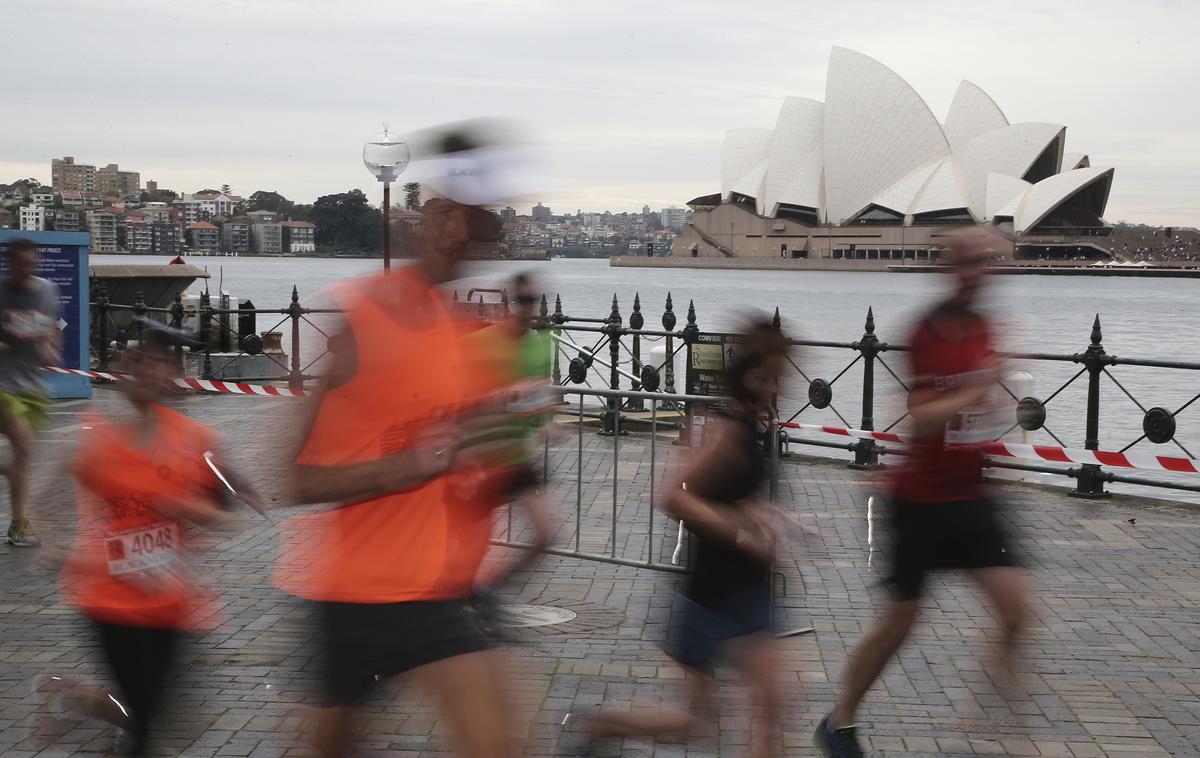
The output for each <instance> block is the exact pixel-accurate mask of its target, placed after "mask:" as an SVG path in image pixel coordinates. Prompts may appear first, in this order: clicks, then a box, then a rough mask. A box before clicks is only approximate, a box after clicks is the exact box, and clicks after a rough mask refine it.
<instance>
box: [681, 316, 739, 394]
mask: <svg viewBox="0 0 1200 758" xmlns="http://www.w3.org/2000/svg"><path fill="white" fill-rule="evenodd" d="M745 340H746V338H745V337H743V336H742V335H740V334H725V333H721V332H701V333H700V335H699V336H698V337H697V338H696V341H695V342H693V343H692V345H691V349H690V350H688V363H687V392H688V394H689V395H721V396H724V395H728V394H729V393H728V392H727V391H726V389H725V385H724V383H723V381H722V377H723V375H724V373H725V366H727V365H728V364H729V363H730V362H731V361H732V360H733V357H734V356H735V355H737V346H738V345H739V344H741V343H743V342H745Z"/></svg>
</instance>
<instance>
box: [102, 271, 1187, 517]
mask: <svg viewBox="0 0 1200 758" xmlns="http://www.w3.org/2000/svg"><path fill="white" fill-rule="evenodd" d="M92 260H93V262H95V263H128V262H134V261H135V260H136V261H137V262H156V263H157V262H161V260H159V258H157V257H153V258H151V257H140V256H125V255H96V256H93V258H92ZM191 262H192V263H195V264H197V265H201V266H205V267H207V268H208V270H209V272H210V274H211V275H212V279H211V280H210V287H211V289H212V290H213V291H215V290H216V289H217V283H218V280H223V283H224V289H225V290H227V291H229V292H231V293H232V294H233V295H234V296H236V297H240V298H246V297H249V298H250V299H251V300H253V301H254V303H255V305H256V306H258V307H260V308H267V307H270V308H280V307H284V306H285V305H287V304H288V303H289V302H290V298H291V291H292V286H293V284H294V285H295V286H296V287H297V289H298V291H299V294H300V301H301V303H302V304H303V305H306V306H309V307H320V306H328V305H329V304H330V301H329V299H328V297H327V296H322V293H323V292H324V291H325V290H326V289H327V288H328V287H329V286H330V285H332V284H334V283H336V282H337V281H340V280H342V279H345V278H347V277H352V276H356V275H360V274H364V273H368V272H371V271H375V270H378V269H379V268H380V266H381V265H382V264H381V262H380V261H378V260H367V259H339V260H331V259H317V258H253V257H245V258H196V259H193V260H192V261H191ZM518 271H528V272H530V273H533V274H535V275H537V276H538V277H540V279H541V280H542V281H543V282H544V284H545V289H546V291H547V293H548V295H549V298H550V304H551V307H553V298H554V295H559V296H561V298H562V303H563V311H564V312H565V313H566V314H568V315H572V316H588V317H606V316H607V315H608V314H609V312H610V310H611V307H612V298H613V295H614V294H616V296H617V298H618V306H619V309H620V312H621V315H622V317H623V319H624V320H625V322H626V323H628V318H629V314H630V311H631V308H632V305H633V297H634V294H635V293H637V294H639V295H640V298H641V305H642V313H643V315H644V316H645V320H646V328H661V317H662V312H663V305H664V302H665V300H666V296H667V293H668V292H670V293H671V294H672V296H673V298H674V307H675V313H676V316H677V319H678V323H677V327H676V328H680V327H682V326H683V324H684V323H685V321H686V314H687V308H688V302H689V300H691V301H694V303H695V307H696V313H697V322H698V324H699V326H700V328H701V329H703V330H708V331H720V330H723V329H730V328H733V327H734V326H735V325H736V323H737V322H738V320H739V317H740V315H741V314H743V313H745V312H747V311H750V310H754V309H757V310H759V311H762V312H765V313H770V312H771V311H773V310H774V308H775V307H776V306H778V307H779V311H780V315H781V317H782V319H783V323H784V325H785V327H786V328H787V329H788V330H789V331H790V332H791V333H792V334H793V336H797V337H804V338H809V339H819V340H833V341H839V342H851V341H853V340H855V339H857V338H858V337H859V336H861V334H862V332H863V326H864V320H865V316H866V313H867V308H868V307H871V308H872V309H873V311H874V315H875V326H876V334H877V335H878V337H879V338H880V339H881V340H883V341H885V342H892V343H903V342H904V341H905V339H906V335H907V332H908V330H909V328H910V326H911V324H912V322H913V320H914V319H915V318H916V317H917V316H919V315H920V313H921V311H922V310H923V309H924V308H926V307H928V305H929V304H931V303H932V302H934V301H935V300H936V298H937V297H938V295H939V293H940V292H941V291H942V289H943V287H944V286H945V282H944V281H943V278H942V276H941V275H938V274H907V275H903V276H901V275H897V274H886V273H873V272H850V271H846V272H831V271H821V272H801V271H796V272H791V271H703V270H695V269H634V268H610V267H609V266H608V264H607V261H604V260H587V259H575V260H572V259H564V260H555V261H544V262H520V263H518V262H505V261H486V262H475V263H471V264H469V268H468V271H467V272H466V275H465V277H464V278H463V280H461V281H460V282H459V283H458V285H457V286H458V289H459V292H460V294H465V292H466V291H467V289H469V288H471V287H492V286H503V284H504V282H505V281H506V280H507V279H508V278H509V277H511V276H512V275H513V274H515V273H517V272H518ZM992 285H993V286H992V287H991V298H990V308H991V309H992V310H993V311H994V312H995V313H996V315H997V316H998V317H999V318H1000V319H1001V323H1002V324H1003V334H1002V338H1003V346H1004V348H1005V349H1008V350H1012V351H1022V352H1045V353H1059V354H1072V353H1079V352H1082V351H1083V350H1084V349H1085V348H1086V347H1087V345H1088V339H1089V334H1090V331H1091V326H1092V321H1093V319H1094V318H1095V317H1096V315H1099V317H1100V320H1101V323H1102V326H1103V344H1104V347H1105V349H1106V350H1107V351H1108V352H1109V353H1112V354H1116V355H1119V356H1123V357H1131V358H1132V357H1137V358H1153V359H1160V360H1176V361H1200V308H1197V307H1195V302H1196V294H1197V286H1198V284H1197V283H1196V282H1193V281H1191V280H1172V279H1136V278H1109V277H1037V276H1019V277H996V278H995V279H994V280H993V281H992ZM272 323H274V321H273V320H272V321H271V322H269V323H268V322H267V321H265V317H260V319H259V328H260V329H265V328H267V327H269V326H271V324H272ZM286 327H287V325H286V324H284V330H285V331H286ZM594 341H595V340H594V339H593V340H592V341H591V342H594ZM322 342H323V338H322V337H321V336H320V334H319V333H317V332H316V331H315V330H311V329H309V330H306V332H305V334H304V338H303V350H302V352H303V353H305V354H306V358H305V362H307V360H308V358H307V356H309V355H313V356H315V354H316V353H314V352H313V350H316V351H318V352H319V351H320V349H321V348H322V347H323V346H322ZM286 344H287V341H286V339H285V345H286ZM589 344H591V343H590V342H589ZM645 351H646V352H647V353H648V346H647V347H646V349H645ZM854 355H855V353H853V352H852V351H850V350H845V349H841V350H839V349H832V348H810V349H807V350H804V351H802V352H800V353H799V354H798V355H797V356H796V361H797V364H798V365H799V366H800V368H802V369H804V371H805V373H806V374H807V375H808V376H809V377H823V378H825V379H832V378H833V377H834V376H835V375H837V373H838V372H839V371H841V370H842V369H843V368H844V367H845V366H846V364H848V363H850V361H851V360H852V359H853V358H854ZM883 359H884V361H885V362H886V363H887V364H888V366H889V367H891V368H892V369H893V370H895V371H896V373H897V374H899V375H900V377H901V378H904V375H905V373H906V372H905V361H904V357H903V354H900V353H895V354H887V353H885V354H884V355H883ZM860 365H861V364H860ZM1012 368H1013V370H1023V371H1027V372H1029V373H1030V374H1032V375H1033V377H1034V389H1033V394H1034V395H1035V396H1036V397H1039V398H1046V397H1047V396H1049V395H1050V394H1051V393H1053V392H1054V391H1055V390H1057V389H1058V388H1059V386H1060V385H1061V384H1062V383H1064V382H1066V381H1067V380H1068V379H1070V378H1071V377H1072V376H1073V375H1074V374H1075V373H1077V372H1078V371H1079V369H1080V366H1079V365H1078V364H1074V363H1069V362H1046V361H1036V362H1028V361H1014V362H1013V366H1012ZM1110 370H1111V372H1112V375H1113V376H1114V377H1115V378H1116V379H1117V380H1118V381H1120V382H1121V384H1122V385H1123V386H1124V387H1125V388H1126V389H1127V390H1129V392H1130V393H1132V394H1133V395H1134V397H1136V398H1137V399H1138V401H1139V402H1140V403H1141V404H1142V405H1143V406H1144V407H1145V408H1150V407H1153V406H1162V407H1164V408H1167V409H1168V410H1172V411H1173V410H1175V409H1176V408H1178V407H1179V406H1180V405H1182V404H1184V403H1185V402H1187V401H1188V400H1189V399H1191V398H1192V397H1193V396H1194V395H1195V394H1196V393H1197V392H1200V372H1192V371H1182V370H1167V369H1156V368H1140V367H1129V366H1117V367H1114V368H1112V369H1110ZM794 379H795V381H793V382H791V383H790V384H789V386H788V388H787V390H786V391H785V393H784V400H785V402H781V410H782V411H783V415H785V416H787V415H790V411H794V410H798V409H799V408H800V407H801V406H802V405H803V402H804V395H805V393H806V389H807V382H806V381H804V380H803V379H802V378H801V377H800V376H798V375H797V376H795V377H794ZM1101 379H1102V382H1101V415H1100V441H1101V448H1102V449H1108V450H1119V449H1121V448H1122V447H1124V446H1125V445H1127V444H1128V443H1130V442H1132V441H1133V440H1135V439H1136V438H1137V437H1138V436H1139V435H1140V434H1141V433H1142V416H1143V412H1142V410H1141V409H1139V408H1138V407H1137V405H1136V404H1135V403H1134V402H1133V401H1132V400H1130V399H1129V398H1128V397H1126V396H1125V395H1124V394H1123V393H1122V391H1121V389H1120V388H1118V387H1117V386H1116V384H1114V383H1113V382H1112V381H1109V380H1108V379H1107V378H1105V377H1101ZM876 387H877V392H876V407H875V426H876V428H879V429H882V428H884V427H886V426H888V425H890V424H892V423H893V422H894V421H895V420H897V419H898V418H899V417H900V415H901V414H902V412H903V393H902V390H901V388H900V387H899V385H898V384H897V382H896V381H894V380H893V379H892V378H891V377H890V376H889V375H888V372H887V370H886V369H884V368H881V367H877V368H876ZM678 388H679V389H680V390H681V391H682V389H683V386H682V379H680V381H679V382H678ZM1085 398H1086V376H1084V377H1080V378H1079V379H1077V380H1076V381H1075V382H1074V384H1072V385H1071V386H1069V387H1067V388H1066V389H1065V390H1063V391H1062V392H1061V393H1060V394H1058V395H1057V396H1056V397H1055V398H1054V399H1053V401H1051V403H1050V404H1049V405H1048V406H1047V411H1048V417H1047V427H1048V428H1049V429H1050V430H1051V431H1053V432H1054V433H1055V434H1056V435H1057V436H1058V438H1059V439H1061V441H1062V442H1064V443H1066V444H1067V445H1068V446H1071V447H1082V446H1083V437H1084V434H1083V432H1084V418H1085ZM833 404H834V406H835V407H836V408H837V410H839V411H840V412H841V414H842V416H843V418H844V419H845V420H846V421H848V422H851V423H852V425H857V423H858V421H859V418H860V413H861V373H860V367H859V366H855V367H854V368H852V369H850V370H849V371H848V372H847V373H846V374H845V375H844V376H843V377H842V378H841V379H839V380H838V383H837V384H836V385H835V391H834V403H833ZM801 420H809V421H812V422H814V423H829V424H839V425H840V424H841V420H840V419H839V418H838V417H837V416H836V415H835V414H834V413H832V411H830V410H828V409H827V410H825V411H813V410H811V409H810V410H808V411H806V412H805V414H804V415H803V417H802V419H801ZM1177 424H1178V432H1177V434H1176V439H1177V440H1178V441H1179V442H1181V443H1182V444H1183V445H1184V446H1185V447H1187V449H1188V450H1189V451H1191V452H1192V453H1200V403H1197V404H1196V405H1193V406H1191V407H1190V408H1188V409H1187V410H1185V411H1183V412H1182V413H1181V414H1179V416H1178V418H1177ZM897 428H898V429H899V428H901V427H897ZM1029 441H1032V442H1037V443H1045V444H1057V443H1056V441H1055V440H1054V439H1053V438H1052V437H1051V436H1050V435H1049V434H1047V433H1046V432H1045V431H1040V432H1035V433H1033V434H1032V435H1030V437H1029ZM1135 449H1137V450H1146V451H1150V450H1153V451H1154V452H1158V453H1160V454H1163V455H1184V453H1183V451H1181V450H1180V448H1178V447H1176V446H1175V445H1173V444H1167V445H1151V444H1150V443H1147V442H1145V441H1143V442H1141V443H1139V444H1138V446H1137V448H1135ZM1153 476H1154V478H1158V479H1162V478H1165V477H1166V475H1163V474H1153ZM1196 478H1197V477H1192V478H1191V479H1183V480H1181V481H1187V482H1190V483H1192V484H1196V483H1197V482H1195V481H1192V480H1193V479H1196ZM1058 480H1059V481H1063V480H1062V479H1061V478H1058ZM1116 489H1118V490H1120V489H1121V487H1116ZM1126 489H1128V488H1126ZM1150 492H1151V494H1155V495H1157V496H1165V495H1169V496H1171V497H1179V495H1177V494H1174V493H1170V492H1168V491H1150ZM1184 497H1188V496H1187V495H1184Z"/></svg>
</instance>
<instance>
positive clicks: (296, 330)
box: [288, 284, 304, 390]
mask: <svg viewBox="0 0 1200 758" xmlns="http://www.w3.org/2000/svg"><path fill="white" fill-rule="evenodd" d="M303 312H304V311H303V309H302V308H301V307H300V292H299V290H297V289H296V285H294V284H293V285H292V304H291V305H290V306H288V318H290V319H291V320H292V368H291V370H290V371H289V372H288V386H289V387H291V388H292V389H294V390H296V389H303V388H304V377H303V376H302V375H301V371H300V315H301V314H302V313H303Z"/></svg>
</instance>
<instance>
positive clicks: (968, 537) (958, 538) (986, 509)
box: [887, 497, 1016, 600]
mask: <svg viewBox="0 0 1200 758" xmlns="http://www.w3.org/2000/svg"><path fill="white" fill-rule="evenodd" d="M892 528H893V534H892V538H893V540H894V543H893V546H892V574H891V576H890V577H889V578H888V580H887V583H888V585H889V586H890V587H891V589H892V592H893V593H894V595H895V597H896V599H898V600H916V599H917V598H918V597H920V595H921V588H922V586H923V585H924V583H925V574H926V573H927V572H929V571H937V570H940V569H979V568H992V567H998V566H1015V565H1016V561H1015V556H1014V555H1013V552H1012V545H1011V542H1010V541H1009V539H1008V537H1007V535H1006V534H1005V532H1004V528H1003V527H1002V526H1001V524H1000V520H999V518H998V516H997V506H996V502H995V501H994V500H992V499H991V498H987V497H980V498H976V499H973V500H957V501H954V502H949V503H918V502H910V501H904V500H899V499H893V501H892Z"/></svg>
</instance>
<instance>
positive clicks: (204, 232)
mask: <svg viewBox="0 0 1200 758" xmlns="http://www.w3.org/2000/svg"><path fill="white" fill-rule="evenodd" d="M188 244H189V245H191V246H192V250H194V251H195V252H197V253H206V254H208V255H215V254H216V253H219V252H220V251H221V230H220V229H218V228H217V226H216V225H215V224H210V223H208V222H207V221H197V222H196V223H194V224H192V225H190V226H189V227H188Z"/></svg>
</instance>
